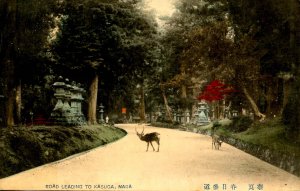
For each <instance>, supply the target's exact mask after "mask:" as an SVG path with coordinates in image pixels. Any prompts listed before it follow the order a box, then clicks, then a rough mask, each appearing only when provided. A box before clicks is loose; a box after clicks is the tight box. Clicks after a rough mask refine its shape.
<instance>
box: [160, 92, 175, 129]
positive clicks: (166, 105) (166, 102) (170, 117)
mask: <svg viewBox="0 0 300 191" xmlns="http://www.w3.org/2000/svg"><path fill="white" fill-rule="evenodd" d="M161 92H162V96H163V99H164V103H165V107H166V112H167V116H168V118H169V120H170V121H171V122H172V123H173V117H172V114H171V111H170V107H169V104H168V99H167V96H166V94H165V91H164V89H163V88H161Z"/></svg>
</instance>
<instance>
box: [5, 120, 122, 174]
mask: <svg viewBox="0 0 300 191" xmlns="http://www.w3.org/2000/svg"><path fill="white" fill-rule="evenodd" d="M125 135H126V132H125V131H123V130H121V129H118V128H115V127H112V126H100V125H98V126H86V127H57V126H54V127H48V126H39V127H32V128H28V127H27V128H25V127H23V128H4V129H0V166H1V168H0V178H3V177H6V176H9V175H12V174H15V173H18V172H21V171H24V170H27V169H30V168H33V167H36V166H40V165H42V164H45V163H49V162H52V161H56V160H59V159H63V158H66V157H68V156H70V155H73V154H76V153H79V152H83V151H86V150H89V149H92V148H95V147H98V146H101V145H105V144H107V143H110V142H113V141H115V140H118V139H120V138H121V137H123V136H125Z"/></svg>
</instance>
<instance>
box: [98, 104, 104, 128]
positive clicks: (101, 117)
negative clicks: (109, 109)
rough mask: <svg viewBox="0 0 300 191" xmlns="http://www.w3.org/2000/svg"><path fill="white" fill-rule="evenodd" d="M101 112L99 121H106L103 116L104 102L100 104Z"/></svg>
mask: <svg viewBox="0 0 300 191" xmlns="http://www.w3.org/2000/svg"><path fill="white" fill-rule="evenodd" d="M99 113H100V119H99V123H104V118H103V113H104V106H103V104H102V103H101V104H100V106H99Z"/></svg>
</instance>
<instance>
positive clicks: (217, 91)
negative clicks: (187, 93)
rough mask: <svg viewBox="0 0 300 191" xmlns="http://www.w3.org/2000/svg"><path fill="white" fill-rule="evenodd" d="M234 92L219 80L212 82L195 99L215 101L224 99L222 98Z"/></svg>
mask: <svg viewBox="0 0 300 191" xmlns="http://www.w3.org/2000/svg"><path fill="white" fill-rule="evenodd" d="M232 92H234V89H233V88H232V87H231V86H229V85H226V84H223V83H221V82H220V81H219V80H214V81H212V82H211V83H210V84H208V85H207V86H206V88H205V90H204V91H203V92H202V93H201V94H200V95H199V96H198V97H197V99H198V100H206V101H210V102H211V101H217V100H222V99H224V96H225V95H227V94H230V93H232Z"/></svg>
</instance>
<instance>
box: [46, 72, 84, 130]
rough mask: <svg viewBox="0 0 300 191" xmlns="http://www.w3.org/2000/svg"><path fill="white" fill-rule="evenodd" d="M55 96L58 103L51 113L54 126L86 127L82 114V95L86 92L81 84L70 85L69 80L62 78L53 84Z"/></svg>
mask: <svg viewBox="0 0 300 191" xmlns="http://www.w3.org/2000/svg"><path fill="white" fill-rule="evenodd" d="M53 87H54V89H55V93H54V96H55V98H56V100H57V103H56V105H55V107H54V109H53V111H52V113H51V116H50V122H51V123H52V124H53V125H65V126H70V125H85V124H86V120H85V117H84V115H83V113H82V102H83V100H84V99H83V97H82V94H83V93H84V92H85V90H84V89H83V88H80V84H76V83H75V82H73V83H72V84H69V80H68V79H65V80H64V79H63V77H62V76H60V77H59V78H58V81H57V82H55V83H54V84H53Z"/></svg>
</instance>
